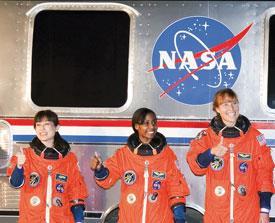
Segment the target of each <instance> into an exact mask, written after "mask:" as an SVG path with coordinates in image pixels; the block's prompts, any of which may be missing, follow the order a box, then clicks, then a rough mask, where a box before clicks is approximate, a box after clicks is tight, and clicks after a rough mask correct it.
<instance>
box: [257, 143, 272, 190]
mask: <svg viewBox="0 0 275 223" xmlns="http://www.w3.org/2000/svg"><path fill="white" fill-rule="evenodd" d="M257 150H258V151H259V153H258V157H257V159H255V162H256V168H257V189H258V191H261V192H272V193H275V188H274V185H273V169H274V167H275V165H274V162H273V160H272V157H271V151H270V148H269V147H267V146H266V145H263V146H258V148H257Z"/></svg>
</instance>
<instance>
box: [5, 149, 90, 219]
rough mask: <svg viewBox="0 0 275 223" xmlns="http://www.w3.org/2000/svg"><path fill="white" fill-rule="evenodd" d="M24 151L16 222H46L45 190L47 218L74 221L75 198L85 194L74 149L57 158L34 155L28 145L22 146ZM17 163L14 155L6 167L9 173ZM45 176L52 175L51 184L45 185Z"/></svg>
mask: <svg viewBox="0 0 275 223" xmlns="http://www.w3.org/2000/svg"><path fill="white" fill-rule="evenodd" d="M24 154H25V156H26V162H25V163H24V165H23V168H24V178H25V179H24V184H23V186H22V187H21V188H20V189H21V191H20V212H19V213H20V214H19V223H31V222H34V223H45V222H46V197H47V193H48V194H49V195H50V196H51V205H52V206H51V207H50V209H49V210H50V211H49V222H50V223H74V218H73V214H72V212H71V206H73V205H74V204H75V203H74V201H76V200H77V199H78V200H77V202H79V204H81V203H82V204H83V203H84V199H85V198H86V197H87V196H88V194H87V188H86V185H85V182H84V179H83V177H82V175H81V174H80V171H79V167H78V162H77V158H76V156H75V155H74V153H72V152H69V153H68V154H67V155H66V156H65V157H64V158H60V159H58V160H48V159H44V158H42V157H40V156H38V155H36V154H35V152H34V151H33V149H31V148H25V149H24ZM16 163H17V157H16V156H13V157H12V159H11V164H10V166H9V167H8V169H7V175H8V176H10V175H11V174H12V172H13V170H14V168H15V166H16ZM48 176H51V180H52V186H51V187H49V188H48V189H47V184H48V182H50V181H49V179H48ZM50 190H52V192H50ZM49 195H48V196H49Z"/></svg>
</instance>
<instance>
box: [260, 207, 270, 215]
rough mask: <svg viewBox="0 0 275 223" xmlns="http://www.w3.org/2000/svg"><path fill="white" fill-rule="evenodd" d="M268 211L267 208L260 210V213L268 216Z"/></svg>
mask: <svg viewBox="0 0 275 223" xmlns="http://www.w3.org/2000/svg"><path fill="white" fill-rule="evenodd" d="M269 212H270V210H269V209H267V208H261V213H266V214H269Z"/></svg>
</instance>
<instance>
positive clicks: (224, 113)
mask: <svg viewBox="0 0 275 223" xmlns="http://www.w3.org/2000/svg"><path fill="white" fill-rule="evenodd" d="M213 110H214V111H215V112H216V113H217V115H216V116H215V117H214V118H213V119H212V120H211V122H210V126H209V127H208V128H207V129H206V130H203V131H202V132H201V133H199V134H198V137H196V139H195V140H193V141H192V142H191V145H190V150H189V152H188V153H187V162H188V164H189V166H190V169H191V170H192V171H193V173H194V174H195V175H206V194H205V203H206V205H205V207H206V210H205V215H204V222H205V223H220V222H235V221H236V222H250V223H259V222H262V223H268V222H269V211H270V209H271V196H272V194H273V192H274V188H273V182H272V171H273V168H274V163H273V161H272V157H271V154H270V148H269V147H268V146H267V145H266V141H265V138H264V135H263V134H261V133H260V132H259V131H258V130H257V129H255V128H254V127H253V126H252V125H251V123H250V121H249V120H248V119H247V118H246V117H245V116H243V115H240V114H239V103H238V98H237V95H236V93H235V92H234V91H233V90H232V89H222V90H220V91H218V92H217V93H216V94H215V96H214V100H213ZM236 207H237V208H236ZM217 210H219V211H217Z"/></svg>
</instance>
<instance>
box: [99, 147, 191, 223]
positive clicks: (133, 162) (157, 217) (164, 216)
mask: <svg viewBox="0 0 275 223" xmlns="http://www.w3.org/2000/svg"><path fill="white" fill-rule="evenodd" d="M176 162H177V158H176V155H175V154H174V152H173V151H172V149H170V147H168V146H166V147H165V148H164V149H163V150H162V151H161V152H160V153H159V154H157V155H151V156H140V155H136V154H134V153H133V152H132V151H131V150H130V149H129V148H128V146H124V147H122V148H120V149H118V150H117V151H116V153H115V154H114V155H113V156H112V157H111V158H109V159H107V160H106V161H105V162H104V166H105V167H106V168H108V170H109V175H108V176H107V178H105V179H104V180H98V179H96V182H97V184H98V185H99V186H101V187H103V188H109V187H111V186H112V185H114V184H115V183H116V182H117V180H119V179H121V196H120V203H119V220H118V222H119V223H126V222H127V223H134V222H135V223H136V222H142V214H143V212H146V215H145V216H146V218H145V222H146V223H156V222H157V223H173V222H174V221H173V212H172V210H171V207H172V206H173V205H175V204H177V203H185V196H186V195H188V194H189V189H188V186H187V184H186V182H185V179H184V178H183V175H182V174H181V172H180V170H179V169H178V167H177V165H176ZM145 163H147V164H145ZM146 167H147V168H146ZM146 169H147V171H148V193H147V195H148V196H147V199H145V201H146V202H144V198H146V194H145V193H144V189H145V187H146V186H145V182H146V181H145V177H144V174H145V172H147V171H146ZM145 203H146V208H145V207H144V204H145ZM144 209H145V210H144Z"/></svg>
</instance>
